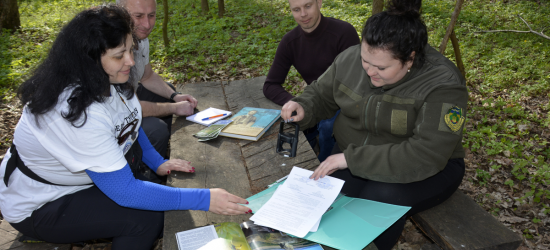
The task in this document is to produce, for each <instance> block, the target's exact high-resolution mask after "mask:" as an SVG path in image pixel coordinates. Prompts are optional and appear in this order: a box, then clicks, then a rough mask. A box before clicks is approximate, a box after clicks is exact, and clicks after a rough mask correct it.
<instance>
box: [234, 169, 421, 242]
mask: <svg viewBox="0 0 550 250" xmlns="http://www.w3.org/2000/svg"><path fill="white" fill-rule="evenodd" d="M325 178H326V177H325ZM323 179H324V178H323ZM285 182H286V181H285ZM285 182H283V180H280V181H278V182H276V183H274V184H273V185H272V186H271V187H270V188H268V189H266V190H264V191H262V192H260V193H257V194H255V195H253V196H251V197H248V198H247V200H248V202H249V203H248V204H246V205H245V206H247V207H249V208H250V209H252V212H254V213H256V212H257V211H259V210H260V209H261V208H262V207H263V206H264V205H265V204H266V203H267V202H268V201H269V200H270V199H271V197H272V196H273V195H274V194H275V193H276V192H277V189H278V188H279V187H280V186H282V185H283V184H284V183H285ZM409 209H410V207H404V206H397V205H392V204H386V203H381V202H376V201H370V200H365V199H359V198H351V197H347V196H344V195H341V194H340V195H339V196H338V198H336V200H335V201H334V203H333V204H332V205H331V207H330V208H329V209H328V210H329V211H327V212H326V213H325V214H324V215H323V217H322V219H321V222H320V225H319V229H318V230H317V231H316V232H309V233H308V234H307V235H306V236H305V237H301V238H303V239H306V240H310V241H314V242H317V243H320V244H323V245H326V246H330V247H333V248H335V249H340V250H361V249H363V248H364V247H365V246H367V245H368V244H369V243H371V242H372V241H373V240H374V239H375V238H376V237H378V235H380V234H381V233H382V232H384V231H385V230H386V229H387V228H389V227H390V226H391V225H392V224H393V223H395V222H396V221H397V220H398V219H399V218H400V217H401V216H403V215H404V214H405V213H406V212H407V211H408V210H409Z"/></svg>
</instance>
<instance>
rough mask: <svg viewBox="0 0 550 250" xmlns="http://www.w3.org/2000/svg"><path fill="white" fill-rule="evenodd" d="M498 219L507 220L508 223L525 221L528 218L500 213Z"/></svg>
mask: <svg viewBox="0 0 550 250" xmlns="http://www.w3.org/2000/svg"><path fill="white" fill-rule="evenodd" d="M498 220H499V221H502V222H503V221H507V222H510V223H512V224H513V223H519V222H526V221H529V220H528V219H525V218H521V217H517V216H504V215H501V216H500V217H499V218H498Z"/></svg>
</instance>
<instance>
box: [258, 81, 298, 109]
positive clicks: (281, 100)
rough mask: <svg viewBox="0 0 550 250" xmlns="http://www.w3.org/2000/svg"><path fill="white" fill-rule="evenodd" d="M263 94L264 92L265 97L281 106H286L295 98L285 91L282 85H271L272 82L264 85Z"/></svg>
mask: <svg viewBox="0 0 550 250" xmlns="http://www.w3.org/2000/svg"><path fill="white" fill-rule="evenodd" d="M263 92H264V96H265V97H266V98H267V99H269V100H271V101H273V102H274V103H276V104H279V105H281V106H283V105H285V103H287V102H288V101H289V100H290V99H292V98H293V97H294V96H292V95H291V94H290V93H288V92H287V91H286V90H285V88H284V87H283V86H282V84H276V83H270V82H265V83H264V86H263Z"/></svg>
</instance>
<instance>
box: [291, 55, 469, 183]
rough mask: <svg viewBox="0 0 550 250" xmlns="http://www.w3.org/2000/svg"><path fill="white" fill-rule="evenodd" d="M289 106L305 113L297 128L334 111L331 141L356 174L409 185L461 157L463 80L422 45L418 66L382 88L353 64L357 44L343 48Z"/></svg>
mask: <svg viewBox="0 0 550 250" xmlns="http://www.w3.org/2000/svg"><path fill="white" fill-rule="evenodd" d="M293 101H296V102H298V103H299V104H300V105H302V107H303V108H304V109H305V117H304V119H303V120H302V121H300V122H299V124H300V126H301V127H302V128H308V127H312V126H314V125H315V124H317V123H318V122H319V121H320V120H323V119H327V118H330V117H332V116H333V115H334V114H335V113H336V111H337V110H338V109H342V111H341V113H340V115H338V117H337V118H336V121H335V122H334V137H335V138H336V141H337V142H338V145H339V146H340V149H341V150H342V151H343V152H344V155H345V158H346V161H347V164H348V167H349V169H350V170H351V172H352V173H353V174H354V175H356V176H359V177H362V178H366V179H370V180H375V181H382V182H391V183H409V182H415V181H420V180H424V179H426V178H428V177H430V176H433V175H435V174H436V173H438V172H439V171H441V170H443V168H445V165H446V163H447V161H448V160H449V159H452V158H464V149H463V148H462V144H461V142H462V128H463V125H464V118H465V115H466V105H467V101H468V90H467V88H466V85H465V80H464V78H463V77H462V75H461V74H460V71H459V70H458V69H457V68H456V66H455V65H454V63H453V62H451V61H449V60H448V59H447V58H445V57H444V56H443V55H441V54H440V53H439V52H437V51H436V50H435V49H433V48H432V47H430V46H427V47H426V62H425V63H424V66H423V67H422V68H415V67H413V68H411V72H409V73H407V74H406V75H405V76H404V77H403V79H401V80H400V81H398V82H396V83H394V84H391V85H385V86H383V87H375V86H374V85H372V83H371V81H370V77H369V76H368V75H367V73H366V72H365V70H364V69H363V67H362V66H361V57H360V45H357V46H353V47H350V48H349V49H347V50H345V51H344V52H342V53H341V54H340V55H338V57H337V58H336V59H335V61H334V63H333V64H332V65H331V66H330V67H329V68H328V69H327V71H326V72H325V73H324V74H323V75H321V76H320V77H319V79H317V81H314V82H313V83H312V84H311V85H310V86H308V87H307V88H306V89H305V91H304V93H303V94H302V95H300V96H299V97H296V98H294V99H293Z"/></svg>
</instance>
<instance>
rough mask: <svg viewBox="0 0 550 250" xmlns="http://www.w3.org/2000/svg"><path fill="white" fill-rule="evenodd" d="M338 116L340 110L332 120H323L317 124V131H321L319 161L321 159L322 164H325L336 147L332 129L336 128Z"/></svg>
mask: <svg viewBox="0 0 550 250" xmlns="http://www.w3.org/2000/svg"><path fill="white" fill-rule="evenodd" d="M338 114H340V110H338V111H336V114H335V115H334V116H333V117H332V118H330V119H326V120H322V121H320V122H319V124H317V130H319V155H318V156H317V159H319V161H320V162H323V161H324V160H326V159H327V157H329V155H330V153H331V152H332V148H333V147H334V143H335V142H336V141H335V140H334V137H332V128H333V127H334V120H336V116H338Z"/></svg>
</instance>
